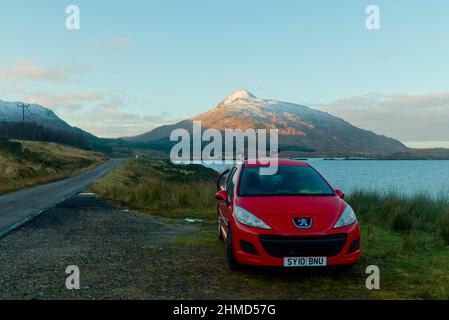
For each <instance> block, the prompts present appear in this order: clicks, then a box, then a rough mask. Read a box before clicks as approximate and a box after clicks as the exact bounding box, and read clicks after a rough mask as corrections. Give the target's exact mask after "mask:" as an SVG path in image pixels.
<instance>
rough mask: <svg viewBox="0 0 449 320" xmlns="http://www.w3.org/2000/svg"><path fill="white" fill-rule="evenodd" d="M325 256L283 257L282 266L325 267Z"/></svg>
mask: <svg viewBox="0 0 449 320" xmlns="http://www.w3.org/2000/svg"><path fill="white" fill-rule="evenodd" d="M325 266H327V257H291V258H284V267H287V268H289V267H291V268H293V267H325Z"/></svg>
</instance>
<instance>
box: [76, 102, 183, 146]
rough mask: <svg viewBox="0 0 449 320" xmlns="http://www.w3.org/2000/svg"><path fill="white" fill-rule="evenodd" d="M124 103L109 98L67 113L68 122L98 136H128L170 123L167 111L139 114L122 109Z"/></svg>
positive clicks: (171, 120)
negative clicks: (79, 110) (103, 101)
mask: <svg viewBox="0 0 449 320" xmlns="http://www.w3.org/2000/svg"><path fill="white" fill-rule="evenodd" d="M125 108H126V103H125V102H124V101H122V100H121V99H117V98H111V99H110V100H109V101H107V102H105V103H101V104H99V105H98V106H96V107H92V108H83V110H82V111H81V112H74V113H71V114H70V116H69V115H67V119H68V120H69V121H70V123H72V124H74V125H76V126H79V127H81V128H82V129H84V130H87V131H89V132H91V133H93V134H95V135H97V136H99V137H106V138H114V137H129V136H135V135H139V134H142V133H145V132H148V131H150V130H152V129H154V128H155V127H158V126H160V125H161V124H162V123H172V122H174V121H175V120H173V119H172V118H171V116H170V114H169V113H167V112H163V113H160V114H155V115H139V114H135V113H130V112H126V111H123V109H125Z"/></svg>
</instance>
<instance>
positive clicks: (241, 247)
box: [232, 222, 361, 267]
mask: <svg viewBox="0 0 449 320" xmlns="http://www.w3.org/2000/svg"><path fill="white" fill-rule="evenodd" d="M261 235H262V236H273V234H270V232H269V231H268V230H267V231H265V230H263V231H259V230H258V229H255V228H251V227H247V226H244V225H242V224H240V223H238V222H237V223H236V226H235V228H234V229H233V233H232V236H233V244H234V252H235V257H236V259H237V261H238V262H239V263H241V264H247V265H255V266H273V267H276V266H284V257H300V256H327V262H328V265H329V266H333V265H350V264H355V263H357V262H358V261H359V259H360V250H361V241H360V240H361V234H360V228H359V225H358V224H357V223H356V224H354V225H351V226H348V227H345V228H340V229H332V230H331V231H329V232H327V233H325V234H302V235H301V236H295V237H292V235H279V234H276V235H275V236H276V237H280V239H282V236H285V237H288V238H286V239H289V241H290V240H292V239H294V238H297V239H304V240H308V239H323V240H324V241H327V240H326V239H327V238H326V237H328V238H330V239H335V238H339V239H340V240H339V241H343V242H340V243H341V246H339V247H338V249H337V250H332V249H330V250H325V249H324V250H323V248H322V246H320V248H318V250H317V247H315V248H307V245H305V246H304V245H302V247H301V250H295V249H298V248H294V247H292V248H291V249H292V250H291V251H290V252H299V253H300V254H295V253H291V254H289V253H282V252H281V253H279V251H277V252H276V250H273V248H269V247H267V243H266V242H264V243H262V241H261ZM343 235H344V236H345V237H344V239H343V240H341V237H339V236H343ZM317 241H319V240H317ZM332 241H334V240H332ZM357 241H358V244H357ZM309 242H310V241H309ZM309 242H307V243H309ZM250 245H252V247H253V248H251V246H250ZM292 245H293V246H294V244H292ZM248 248H250V249H248ZM340 248H341V249H340ZM287 251H289V250H287ZM284 254H285V256H284Z"/></svg>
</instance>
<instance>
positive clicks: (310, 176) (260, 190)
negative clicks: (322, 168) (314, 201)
mask: <svg viewBox="0 0 449 320" xmlns="http://www.w3.org/2000/svg"><path fill="white" fill-rule="evenodd" d="M239 195H240V196H242V197H245V196H246V197H248V196H298V195H314V196H317V195H320V196H333V195H334V192H333V190H332V189H331V187H330V186H329V185H328V184H327V182H326V181H325V180H324V179H323V177H321V175H319V174H318V173H317V172H316V171H315V169H313V168H311V167H306V166H279V168H278V171H277V173H276V174H274V175H261V174H260V167H249V168H244V169H243V171H242V176H241V179H240V184H239Z"/></svg>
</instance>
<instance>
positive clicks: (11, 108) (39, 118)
mask: <svg viewBox="0 0 449 320" xmlns="http://www.w3.org/2000/svg"><path fill="white" fill-rule="evenodd" d="M21 104H22V103H21V102H6V101H3V100H0V121H6V122H21V121H22V116H23V114H22V108H19V107H18V105H21ZM25 121H26V122H30V123H31V122H35V123H37V124H40V125H42V126H44V127H49V128H51V129H57V130H66V131H71V130H73V129H74V128H72V127H71V126H70V125H69V124H67V122H65V121H64V120H62V119H61V118H59V117H58V116H57V115H56V114H55V113H54V112H53V111H51V110H50V109H47V108H45V107H43V106H40V105H38V104H32V105H30V106H29V108H26V109H25Z"/></svg>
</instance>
